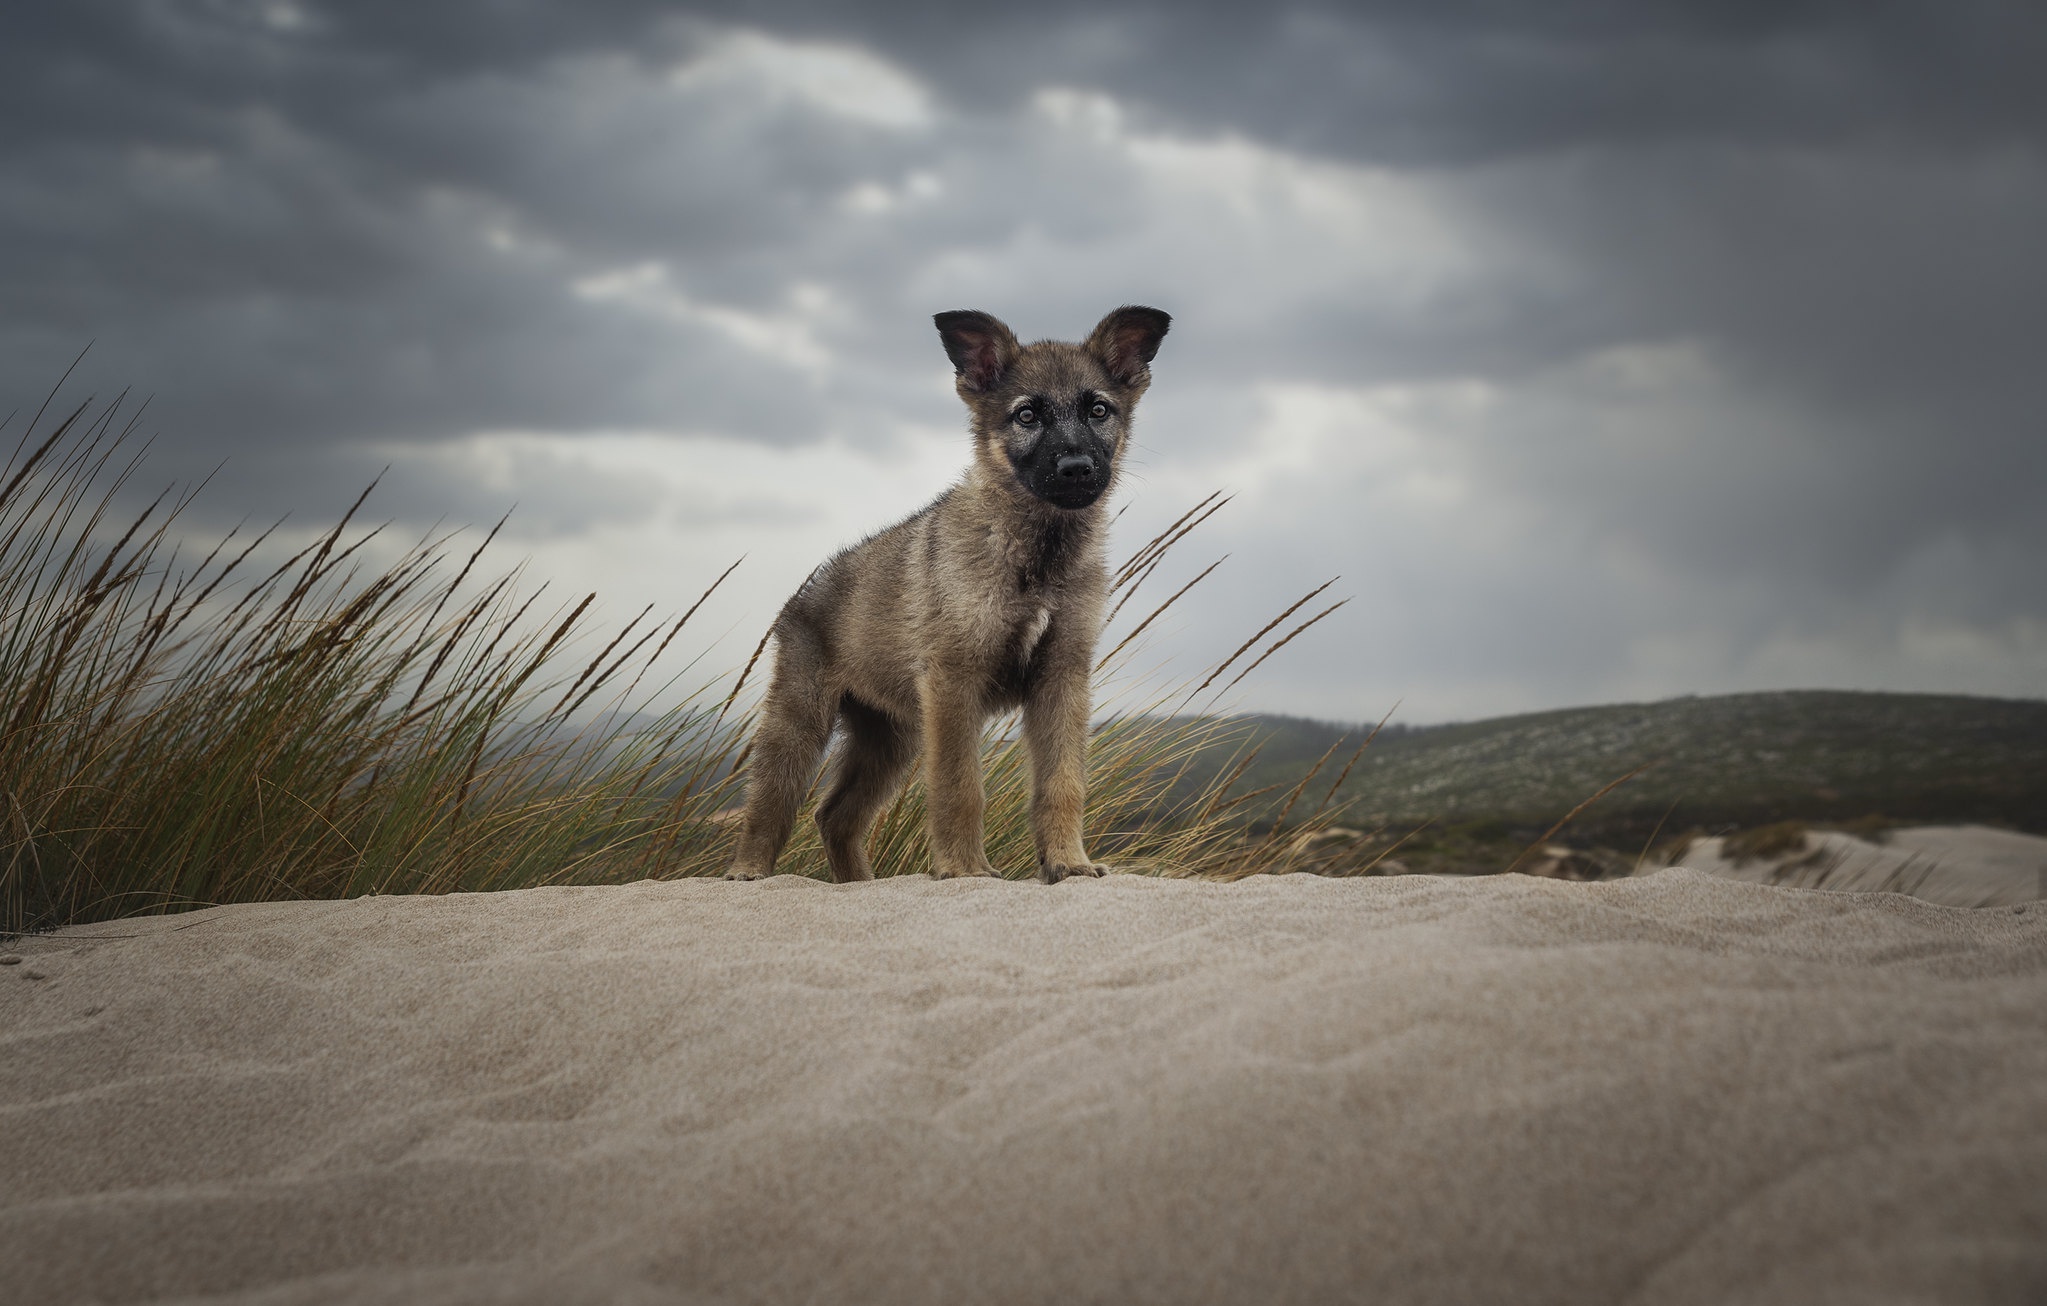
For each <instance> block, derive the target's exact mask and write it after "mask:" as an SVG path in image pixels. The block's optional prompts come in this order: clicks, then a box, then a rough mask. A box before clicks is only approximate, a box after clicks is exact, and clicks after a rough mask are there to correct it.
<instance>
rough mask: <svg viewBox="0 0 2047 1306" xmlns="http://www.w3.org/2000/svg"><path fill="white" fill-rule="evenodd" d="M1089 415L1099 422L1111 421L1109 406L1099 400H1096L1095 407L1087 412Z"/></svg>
mask: <svg viewBox="0 0 2047 1306" xmlns="http://www.w3.org/2000/svg"><path fill="white" fill-rule="evenodd" d="M1087 415H1088V416H1089V417H1092V418H1094V419H1095V420H1096V421H1097V422H1105V421H1107V420H1109V406H1108V405H1107V404H1105V403H1103V402H1102V401H1101V400H1099V399H1097V400H1095V406H1094V407H1093V408H1090V409H1088V410H1087Z"/></svg>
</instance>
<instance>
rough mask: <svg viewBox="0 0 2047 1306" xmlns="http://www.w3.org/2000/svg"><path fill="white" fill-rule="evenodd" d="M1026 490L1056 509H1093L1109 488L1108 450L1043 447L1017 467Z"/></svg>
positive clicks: (1034, 450) (1034, 451)
mask: <svg viewBox="0 0 2047 1306" xmlns="http://www.w3.org/2000/svg"><path fill="white" fill-rule="evenodd" d="M1016 473H1017V477H1018V479H1020V480H1022V481H1023V483H1024V488H1025V489H1027V490H1029V491H1030V492H1031V493H1032V494H1033V495H1035V496H1037V497H1038V498H1040V499H1042V500H1044V501H1045V502H1046V503H1049V504H1051V505H1052V506H1053V507H1055V508H1065V509H1068V510H1076V509H1080V508H1087V507H1092V506H1093V505H1094V503H1095V501H1096V500H1097V499H1100V498H1101V497H1102V492H1103V491H1104V490H1107V489H1108V488H1109V459H1108V454H1107V451H1106V450H1099V449H1088V448H1067V449H1062V450H1056V451H1055V450H1049V449H1045V448H1043V447H1042V446H1040V447H1039V448H1037V449H1033V450H1032V451H1031V454H1030V456H1029V457H1028V458H1026V459H1024V460H1023V461H1021V462H1020V463H1018V464H1017V468H1016Z"/></svg>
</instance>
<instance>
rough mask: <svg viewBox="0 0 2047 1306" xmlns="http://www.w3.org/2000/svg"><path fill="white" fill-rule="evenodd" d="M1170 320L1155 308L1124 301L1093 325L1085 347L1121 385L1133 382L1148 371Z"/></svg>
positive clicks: (1171, 323) (1141, 378) (1139, 379)
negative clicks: (1092, 330) (1119, 306)
mask: <svg viewBox="0 0 2047 1306" xmlns="http://www.w3.org/2000/svg"><path fill="white" fill-rule="evenodd" d="M1172 325H1173V319H1172V318H1170V317H1168V316H1166V315H1165V314H1164V313H1161V312H1159V311H1158V310H1157V309H1155V308H1146V307H1144V306H1143V305H1142V304H1125V305H1124V306H1123V307H1122V308H1119V309H1117V310H1116V311H1115V312H1113V313H1111V314H1109V315H1108V316H1107V317H1105V318H1103V319H1102V320H1101V321H1100V322H1098V323H1096V324H1095V329H1094V333H1093V334H1092V335H1090V336H1088V338H1087V350H1088V352H1089V353H1091V354H1093V355H1094V356H1095V357H1096V358H1098V359H1100V360H1101V363H1102V366H1103V367H1105V368H1107V369H1109V375H1110V376H1112V377H1115V378H1116V380H1117V382H1118V383H1119V384H1122V385H1134V384H1135V383H1137V382H1138V381H1141V380H1143V379H1145V377H1146V374H1147V373H1148V372H1149V371H1150V368H1151V360H1152V356H1153V355H1155V354H1157V353H1158V352H1159V341H1161V340H1164V339H1165V338H1166V329H1167V328H1168V327H1170V326H1172Z"/></svg>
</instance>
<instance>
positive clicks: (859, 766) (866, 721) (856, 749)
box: [817, 694, 917, 884]
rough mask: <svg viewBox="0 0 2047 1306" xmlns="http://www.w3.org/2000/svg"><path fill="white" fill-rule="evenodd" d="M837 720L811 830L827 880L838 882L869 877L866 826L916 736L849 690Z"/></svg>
mask: <svg viewBox="0 0 2047 1306" xmlns="http://www.w3.org/2000/svg"><path fill="white" fill-rule="evenodd" d="M839 721H840V722H841V724H842V725H843V726H844V728H845V738H844V740H843V741H842V742H841V743H840V745H839V751H838V755H837V756H836V757H834V758H833V759H832V770H831V782H830V783H829V784H828V785H827V786H826V789H825V796H824V801H822V802H820V803H819V804H818V805H817V828H818V830H819V832H820V833H821V834H823V835H824V853H825V859H826V860H827V861H828V862H830V863H831V868H832V878H833V879H834V880H837V881H838V882H839V883H841V884H844V883H845V882H846V881H848V880H871V879H873V878H874V869H873V867H871V866H870V865H868V862H867V828H868V826H870V825H872V824H873V822H874V817H875V814H876V813H878V812H879V811H880V810H881V809H882V808H883V807H884V806H886V805H887V803H888V800H889V799H890V798H893V797H894V796H895V792H896V790H897V789H898V788H899V787H900V786H901V785H902V783H903V777H904V776H905V775H906V774H908V772H909V769H910V763H911V762H912V761H914V760H915V759H916V756H917V736H916V734H915V733H914V732H913V731H912V730H910V729H907V728H905V727H904V726H902V725H900V724H898V723H897V722H896V721H895V719H894V718H892V717H890V716H889V715H888V714H887V713H885V712H881V711H878V710H876V709H875V708H871V707H869V706H867V704H865V703H862V702H861V701H860V700H858V699H856V698H854V697H853V696H852V695H850V694H848V695H847V696H846V697H845V698H844V699H842V700H840V704H839Z"/></svg>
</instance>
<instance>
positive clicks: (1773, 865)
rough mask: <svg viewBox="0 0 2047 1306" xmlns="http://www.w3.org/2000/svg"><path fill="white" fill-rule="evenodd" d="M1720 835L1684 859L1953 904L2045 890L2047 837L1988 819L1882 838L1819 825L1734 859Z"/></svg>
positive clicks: (1719, 870)
mask: <svg viewBox="0 0 2047 1306" xmlns="http://www.w3.org/2000/svg"><path fill="white" fill-rule="evenodd" d="M1721 844H1722V841H1721V840H1719V839H1700V840H1697V841H1695V842H1694V843H1693V844H1692V846H1691V847H1690V848H1687V849H1686V850H1685V854H1684V863H1685V865H1687V866H1689V867H1692V868H1693V869H1694V870H1702V871H1711V872H1712V873H1713V874H1715V875H1724V876H1727V877H1729V878H1731V879H1737V880H1747V881H1750V882H1752V883H1756V884H1792V885H1798V886H1804V887H1808V888H1814V887H1819V888H1828V889H1846V890H1853V891H1863V892H1877V891H1881V892H1890V893H1909V894H1911V895H1912V896H1913V897H1915V898H1924V899H1925V900H1926V901H1928V902H1937V903H1940V904H1942V905H1943V906H1948V907H2007V906H2013V905H2015V904H2018V903H2024V902H2037V901H2039V900H2040V899H2042V898H2047V839H2043V838H2041V837H2040V836H2039V835H2036V834H2019V833H2017V832H2015V831H2012V830H1996V829H1992V828H1991V827H1989V826H1987V825H1922V826H1913V827H1909V828H1906V829H1901V830H1890V831H1887V832H1885V834H1884V838H1883V842H1882V843H1871V842H1869V841H1867V840H1864V839H1857V838H1854V837H1853V836H1850V835H1846V834H1841V833H1838V832H1823V831H1818V830H1814V831H1812V832H1810V833H1809V834H1808V835H1807V836H1806V846H1805V847H1804V848H1802V849H1797V850H1794V851H1791V852H1787V853H1783V854H1781V855H1779V856H1776V857H1770V858H1761V859H1755V860H1750V861H1747V862H1737V861H1733V860H1730V859H1728V858H1727V857H1726V856H1725V855H1724V851H1723V849H1722V847H1721Z"/></svg>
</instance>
